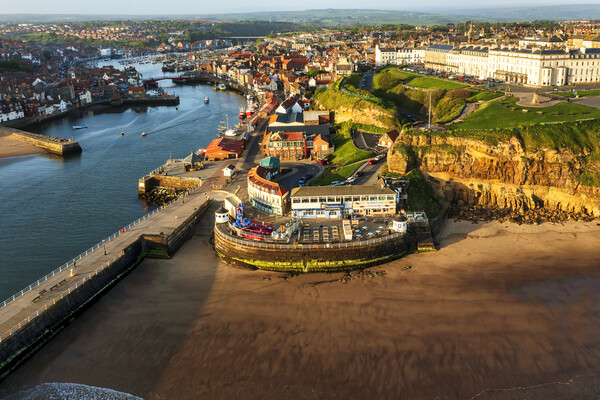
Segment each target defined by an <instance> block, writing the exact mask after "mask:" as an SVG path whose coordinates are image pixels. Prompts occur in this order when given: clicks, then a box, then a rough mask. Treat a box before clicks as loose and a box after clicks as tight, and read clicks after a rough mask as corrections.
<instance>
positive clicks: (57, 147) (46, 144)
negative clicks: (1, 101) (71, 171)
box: [0, 127, 81, 156]
mask: <svg viewBox="0 0 600 400" xmlns="http://www.w3.org/2000/svg"><path fill="white" fill-rule="evenodd" d="M0 132H1V133H5V134H9V135H12V136H14V137H16V138H18V139H21V140H24V141H26V142H29V143H31V144H33V145H35V146H37V147H40V148H42V149H44V150H46V151H47V152H49V153H52V154H57V155H59V156H66V155H69V154H78V153H81V146H79V143H78V142H77V141H75V140H71V139H58V138H54V137H50V136H44V135H39V134H37V133H31V132H25V131H22V130H19V129H14V128H8V127H2V128H0Z"/></svg>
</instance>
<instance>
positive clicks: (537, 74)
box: [425, 46, 600, 87]
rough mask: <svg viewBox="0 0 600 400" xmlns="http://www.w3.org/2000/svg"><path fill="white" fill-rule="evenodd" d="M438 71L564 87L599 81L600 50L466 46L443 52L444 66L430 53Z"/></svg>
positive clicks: (511, 81) (528, 84) (430, 62)
mask: <svg viewBox="0 0 600 400" xmlns="http://www.w3.org/2000/svg"><path fill="white" fill-rule="evenodd" d="M430 56H431V57H434V56H435V60H433V59H432V60H428V53H426V56H425V64H426V65H427V64H428V62H429V64H435V65H436V69H438V70H440V71H445V72H450V73H457V74H464V75H470V76H474V77H477V78H479V79H500V80H502V81H505V82H509V83H519V84H523V85H527V86H535V87H541V86H565V85H578V84H589V83H598V82H600V49H596V48H581V49H579V50H573V49H571V50H568V49H567V50H544V49H518V48H487V47H478V46H466V47H459V48H454V49H452V50H450V51H448V52H447V53H446V56H445V59H446V63H445V65H444V64H443V63H441V62H440V58H439V57H440V55H439V54H438V53H433V52H431V53H430Z"/></svg>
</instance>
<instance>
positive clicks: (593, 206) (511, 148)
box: [388, 134, 600, 217]
mask: <svg viewBox="0 0 600 400" xmlns="http://www.w3.org/2000/svg"><path fill="white" fill-rule="evenodd" d="M586 155H587V154H586V152H585V151H584V152H582V153H581V154H575V153H573V152H572V151H570V150H567V149H564V150H561V151H556V150H553V149H536V150H531V151H530V150H527V149H524V148H523V146H522V144H521V142H520V141H519V140H518V139H516V138H511V139H510V140H508V141H505V142H500V143H498V144H496V145H491V144H488V143H485V142H483V141H478V140H473V139H467V138H460V137H450V136H429V135H405V134H403V135H401V136H400V137H399V138H398V140H397V142H396V144H395V145H394V146H393V147H392V148H391V149H390V151H389V153H388V168H389V170H390V171H391V172H397V173H401V174H404V173H407V172H408V171H409V170H411V169H412V168H419V169H420V170H421V171H422V172H423V173H425V174H428V175H429V176H431V177H432V178H435V179H434V180H433V183H434V188H435V189H436V191H437V192H438V193H439V194H441V195H442V196H443V197H444V198H445V199H447V200H449V201H451V202H453V203H454V204H455V205H458V206H466V207H471V206H475V205H479V206H484V207H490V208H492V207H493V208H498V209H510V210H513V211H516V212H518V213H525V212H527V211H529V210H535V209H540V208H545V209H548V210H560V211H564V212H571V213H581V214H584V215H592V216H596V217H600V188H598V187H592V186H585V185H582V184H580V183H579V182H578V180H577V179H576V177H577V176H578V175H579V173H580V172H581V171H582V168H583V165H582V163H581V161H580V160H581V158H582V157H584V156H586Z"/></svg>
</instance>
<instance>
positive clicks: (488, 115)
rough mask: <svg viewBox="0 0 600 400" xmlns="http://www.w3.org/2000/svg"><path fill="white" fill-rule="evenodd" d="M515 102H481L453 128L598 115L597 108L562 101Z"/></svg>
mask: <svg viewBox="0 0 600 400" xmlns="http://www.w3.org/2000/svg"><path fill="white" fill-rule="evenodd" d="M517 101H518V99H517V98H515V97H510V98H507V99H502V100H498V101H491V102H489V103H487V104H483V105H482V106H481V107H480V108H479V110H477V111H475V112H474V113H472V114H470V115H467V116H466V117H465V118H464V120H463V122H461V123H458V124H456V125H453V127H452V128H453V129H493V128H498V127H504V128H506V127H518V126H519V125H534V124H548V123H560V122H573V121H580V120H586V119H596V118H600V110H597V109H595V108H590V107H586V106H584V105H581V104H574V103H566V102H564V103H559V104H556V105H554V106H551V107H523V106H519V105H517V104H516V103H517ZM539 113H541V114H539Z"/></svg>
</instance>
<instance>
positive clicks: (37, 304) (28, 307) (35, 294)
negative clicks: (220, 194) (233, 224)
mask: <svg viewBox="0 0 600 400" xmlns="http://www.w3.org/2000/svg"><path fill="white" fill-rule="evenodd" d="M208 200H209V197H208V193H206V191H205V190H202V191H196V192H194V193H192V194H189V195H187V196H185V197H184V198H181V199H177V200H175V201H174V202H173V203H172V204H170V205H168V206H167V207H165V208H163V209H159V210H157V211H156V212H154V214H152V215H150V216H147V217H142V218H141V219H140V220H138V221H136V223H133V224H132V225H131V226H128V227H126V228H123V229H124V231H123V230H120V231H119V232H117V233H116V234H115V235H113V236H111V238H109V239H107V240H106V241H105V242H101V243H99V244H97V245H96V246H94V247H93V248H92V249H90V250H88V251H87V252H85V253H84V254H82V255H81V256H78V257H76V258H75V259H74V260H75V261H72V262H69V263H68V265H67V266H66V267H63V269H62V270H60V271H58V272H56V271H57V270H55V272H54V273H51V274H49V275H47V276H46V277H47V279H45V280H43V279H44V278H42V280H43V281H41V282H40V281H38V282H40V283H39V284H37V285H36V286H35V287H32V288H30V289H29V290H27V289H28V288H29V287H28V288H26V289H24V290H26V291H25V292H24V293H22V294H21V295H19V296H17V297H15V298H14V299H13V300H12V301H10V302H8V303H6V304H4V305H2V303H0V305H2V306H1V307H0V343H1V342H2V340H5V339H6V338H7V337H9V336H10V335H12V334H14V333H15V332H17V331H18V330H19V329H20V328H21V327H22V326H24V325H26V324H27V322H29V321H31V320H33V319H35V317H36V316H38V315H39V314H41V313H42V312H43V311H44V310H46V309H48V308H50V307H51V306H52V305H54V304H55V303H56V302H57V301H58V300H60V299H62V298H63V297H64V296H66V295H67V294H68V293H70V292H71V291H72V290H74V289H75V288H77V287H79V286H80V285H81V284H83V283H84V282H85V281H86V279H89V278H91V277H92V276H94V275H95V274H97V273H98V272H100V271H101V270H102V269H103V268H105V267H106V266H107V265H109V264H110V263H111V262H112V261H114V260H115V259H117V258H118V257H119V256H120V255H121V253H122V251H123V250H124V249H126V248H127V247H128V246H130V245H132V244H134V243H135V242H136V241H137V240H138V239H139V238H140V236H141V235H143V234H146V235H159V234H161V233H163V234H164V235H166V236H168V235H169V234H171V233H173V232H174V231H175V230H176V229H177V228H178V227H179V226H180V225H181V224H182V222H183V221H185V219H186V218H188V217H189V216H191V215H192V214H193V212H194V211H195V210H197V209H198V208H199V207H201V206H202V205H204V204H205V203H206V202H207V201H208ZM79 257H80V258H79Z"/></svg>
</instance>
